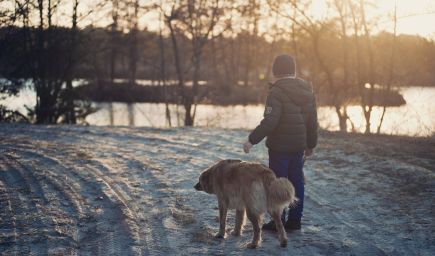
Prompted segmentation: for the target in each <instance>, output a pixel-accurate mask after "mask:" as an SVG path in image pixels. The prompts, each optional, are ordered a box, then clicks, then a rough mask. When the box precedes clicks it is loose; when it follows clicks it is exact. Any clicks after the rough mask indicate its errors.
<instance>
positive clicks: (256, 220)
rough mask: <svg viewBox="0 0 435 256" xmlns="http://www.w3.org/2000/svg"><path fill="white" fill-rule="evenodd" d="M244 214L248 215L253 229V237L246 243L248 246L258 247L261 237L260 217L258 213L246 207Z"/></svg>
mask: <svg viewBox="0 0 435 256" xmlns="http://www.w3.org/2000/svg"><path fill="white" fill-rule="evenodd" d="M246 215H247V216H248V219H249V220H250V221H251V222H252V227H253V230H254V237H253V238H252V242H251V243H249V244H248V248H249V249H254V248H257V247H258V244H259V242H260V239H261V228H260V221H261V217H260V216H259V215H256V214H254V213H252V212H251V211H250V210H249V209H246Z"/></svg>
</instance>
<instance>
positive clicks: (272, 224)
mask: <svg viewBox="0 0 435 256" xmlns="http://www.w3.org/2000/svg"><path fill="white" fill-rule="evenodd" d="M261 228H262V229H263V230H269V231H276V225H275V221H273V220H271V221H269V222H268V223H265V224H263V227H261Z"/></svg>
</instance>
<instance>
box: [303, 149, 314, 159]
mask: <svg viewBox="0 0 435 256" xmlns="http://www.w3.org/2000/svg"><path fill="white" fill-rule="evenodd" d="M312 155H313V149H312V148H306V149H305V151H304V159H306V158H307V157H310V156H312Z"/></svg>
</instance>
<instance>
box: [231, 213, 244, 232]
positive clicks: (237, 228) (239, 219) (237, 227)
mask: <svg viewBox="0 0 435 256" xmlns="http://www.w3.org/2000/svg"><path fill="white" fill-rule="evenodd" d="M244 220H245V210H237V211H236V225H235V227H234V231H233V235H235V236H240V234H241V233H242V226H243V222H244Z"/></svg>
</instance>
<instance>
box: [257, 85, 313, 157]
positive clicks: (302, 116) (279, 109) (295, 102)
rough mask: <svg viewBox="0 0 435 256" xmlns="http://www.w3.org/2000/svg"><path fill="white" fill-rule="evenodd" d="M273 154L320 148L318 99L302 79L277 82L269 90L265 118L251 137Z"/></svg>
mask: <svg viewBox="0 0 435 256" xmlns="http://www.w3.org/2000/svg"><path fill="white" fill-rule="evenodd" d="M266 136H267V140H266V146H267V147H268V148H269V150H271V151H274V152H284V153H296V152H300V151H303V150H304V149H306V148H314V147H315V146H316V145H317V110H316V99H315V97H314V94H313V90H312V87H311V85H310V84H308V83H307V82H306V81H304V80H302V79H299V78H285V79H281V80H278V81H277V82H275V84H273V85H272V87H271V88H270V90H269V95H268V96H267V100H266V107H265V111H264V118H263V120H262V121H261V123H260V124H259V125H258V126H257V127H256V128H255V129H254V130H253V131H252V132H251V134H250V135H249V142H251V143H252V144H257V143H259V142H260V141H261V140H262V139H263V138H264V137H266Z"/></svg>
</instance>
